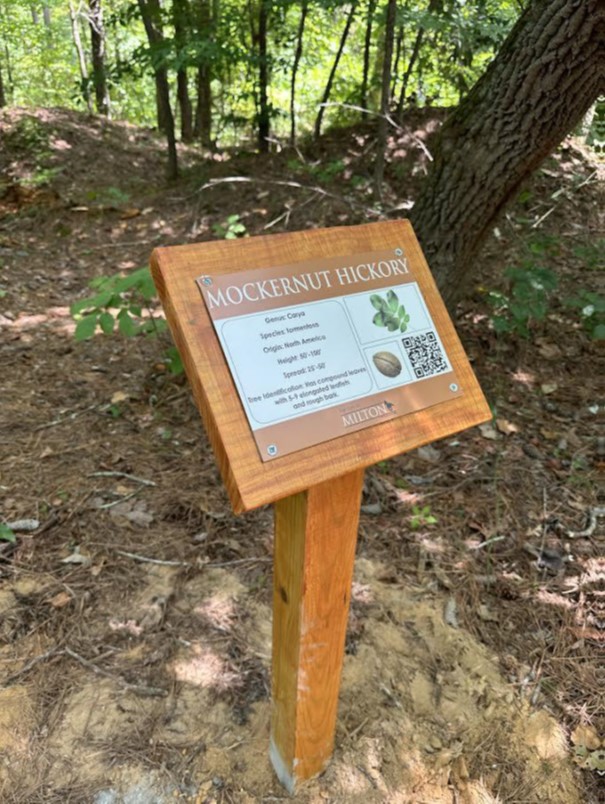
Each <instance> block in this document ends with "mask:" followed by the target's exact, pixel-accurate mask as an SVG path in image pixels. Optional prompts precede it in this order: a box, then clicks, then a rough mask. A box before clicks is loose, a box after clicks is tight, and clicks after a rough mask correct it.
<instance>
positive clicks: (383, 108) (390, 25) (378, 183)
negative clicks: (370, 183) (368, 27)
mask: <svg viewBox="0 0 605 804" xmlns="http://www.w3.org/2000/svg"><path fill="white" fill-rule="evenodd" d="M396 15H397V0H387V16H386V22H385V30H384V57H383V62H382V90H381V95H380V117H379V118H378V136H377V139H378V141H377V143H376V164H375V166H374V195H375V196H376V198H382V179H383V176H384V152H385V148H386V144H387V131H388V125H389V124H388V121H387V115H388V113H389V101H390V99H391V62H392V59H393V42H394V39H395V18H396Z"/></svg>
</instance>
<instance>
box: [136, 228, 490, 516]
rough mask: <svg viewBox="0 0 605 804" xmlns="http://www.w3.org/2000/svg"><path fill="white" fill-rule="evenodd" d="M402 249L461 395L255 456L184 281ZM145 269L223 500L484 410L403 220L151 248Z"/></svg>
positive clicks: (362, 460) (458, 423)
mask: <svg viewBox="0 0 605 804" xmlns="http://www.w3.org/2000/svg"><path fill="white" fill-rule="evenodd" d="M397 247H400V248H402V249H403V250H404V252H405V254H406V256H407V258H408V262H409V264H410V265H411V266H412V270H413V272H414V277H415V279H416V280H417V281H418V284H419V286H420V289H421V291H422V294H423V296H424V298H425V301H426V303H427V306H428V308H429V311H430V314H431V317H432V318H433V321H434V322H435V324H436V326H437V329H438V330H439V333H440V335H441V339H442V341H443V344H444V346H445V348H446V350H447V353H448V356H449V358H450V362H451V364H452V367H453V369H454V370H455V372H456V376H457V379H458V382H459V384H460V387H461V388H462V390H463V394H462V395H461V396H460V397H458V398H456V399H452V400H448V401H447V402H444V403H440V404H438V405H435V406H434V407H432V408H427V409H425V410H421V411H418V412H416V413H412V414H409V415H406V416H402V417H399V418H395V419H391V420H389V421H387V422H384V423H381V424H377V425H375V426H373V427H369V428H367V429H364V430H360V431H357V432H355V433H350V434H348V435H346V436H343V437H341V438H338V439H334V440H333V441H328V442H325V443H322V444H318V445H316V446H313V447H309V448H307V449H304V450H301V451H299V452H295V453H292V454H290V455H285V456H283V457H281V458H279V459H277V460H274V461H270V462H267V463H263V462H262V461H261V459H260V457H259V455H258V451H257V448H256V444H255V442H254V439H253V436H252V432H251V430H250V428H249V426H248V422H247V420H246V415H245V413H244V410H243V407H242V405H241V403H240V401H239V397H238V394H237V391H236V388H235V386H234V383H233V380H232V378H231V374H230V372H229V369H228V367H227V364H226V362H225V359H224V357H223V353H222V350H221V347H220V344H219V341H218V339H217V337H216V335H215V332H214V329H213V326H212V322H211V320H210V318H209V316H208V313H207V311H206V307H205V305H204V302H203V300H202V298H201V295H200V293H199V291H198V289H197V287H196V285H195V283H194V280H195V279H196V278H197V277H198V276H200V275H201V274H220V273H230V272H233V271H237V270H242V271H243V270H249V269H252V268H263V267H265V268H269V267H274V266H277V265H290V264H292V263H296V262H299V261H303V260H310V259H314V258H315V259H317V258H319V257H330V256H350V255H354V254H357V253H364V252H369V251H373V250H380V249H385V248H397ZM151 266H152V273H153V276H154V280H155V283H156V286H157V288H158V292H159V294H160V298H161V300H162V303H163V305H164V310H165V312H166V317H167V319H168V323H169V325H170V328H171V330H172V334H173V337H174V340H175V343H176V345H177V347H178V349H179V351H180V353H181V356H182V358H183V362H184V365H185V370H186V372H187V375H188V378H189V382H190V384H191V387H192V389H193V394H194V396H195V399H196V402H197V404H198V407H199V409H200V411H201V414H202V417H203V419H204V423H205V425H206V429H207V431H208V435H209V438H210V442H211V444H212V446H213V449H214V451H215V454H216V457H217V462H218V465H219V468H220V471H221V474H222V477H223V480H224V482H225V486H226V488H227V491H228V493H229V496H230V499H231V502H232V505H233V508H234V510H235V511H236V512H238V513H239V512H242V511H246V510H250V509H252V508H256V507H258V506H259V505H263V504H265V503H269V502H273V501H275V500H279V499H282V498H283V497H286V496H288V495H293V494H296V493H298V492H301V491H304V490H305V489H308V488H311V487H312V486H315V485H318V484H321V483H323V482H325V481H326V480H329V479H330V478H334V477H339V476H340V475H345V474H347V473H349V472H352V471H354V470H355V469H359V468H362V467H366V466H371V465H372V464H374V463H377V462H378V461H381V460H385V459H387V458H390V457H392V456H394V455H397V454H398V453H401V452H407V451H408V450H411V449H414V448H416V447H419V446H421V445H422V444H426V443H428V442H431V441H435V440H437V439H440V438H444V437H445V436H448V435H450V434H452V433H455V432H458V431H460V430H464V429H466V428H468V427H471V426H473V425H475V424H479V423H481V422H484V421H487V420H488V419H490V418H491V413H490V410H489V408H488V405H487V403H486V401H485V399H484V397H483V394H482V392H481V389H480V388H479V385H478V383H477V380H476V379H475V376H474V374H473V372H472V370H471V368H470V365H469V363H468V360H467V358H466V355H465V354H464V350H463V349H462V346H461V344H460V341H459V339H458V336H457V334H456V332H455V330H454V328H453V326H452V323H451V321H450V318H449V316H448V314H447V312H446V310H445V307H444V306H443V303H442V301H441V299H440V297H439V294H438V292H437V289H436V286H435V283H434V281H433V278H432V276H431V273H430V271H429V269H428V266H427V265H426V262H425V260H424V257H423V255H422V252H421V251H420V247H419V245H418V242H417V240H416V238H415V236H414V233H413V231H412V227H411V225H410V223H409V222H408V221H387V222H381V223H372V224H366V225H362V226H351V227H340V228H332V229H314V230H310V231H305V232H292V233H286V234H278V235H271V236H263V237H251V238H247V239H243V240H219V241H212V242H207V243H198V244H194V245H190V246H175V247H171V248H159V249H156V250H155V251H154V252H153V254H152V258H151Z"/></svg>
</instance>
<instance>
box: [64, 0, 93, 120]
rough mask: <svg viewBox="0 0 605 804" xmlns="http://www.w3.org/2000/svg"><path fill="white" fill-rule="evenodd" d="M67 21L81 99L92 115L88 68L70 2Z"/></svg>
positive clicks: (76, 16) (76, 19)
mask: <svg viewBox="0 0 605 804" xmlns="http://www.w3.org/2000/svg"><path fill="white" fill-rule="evenodd" d="M69 19H70V20H71V34H72V37H73V40H74V47H75V49H76V54H77V56H78V66H79V67H80V86H81V88H82V97H83V98H84V102H85V103H86V108H87V109H88V114H92V100H91V98H90V85H89V83H88V67H87V65H86V56H85V55H84V48H83V47H82V37H81V36H80V22H79V20H78V14H77V13H76V10H75V9H74V7H73V4H72V2H71V0H69Z"/></svg>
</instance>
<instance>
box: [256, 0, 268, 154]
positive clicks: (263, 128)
mask: <svg viewBox="0 0 605 804" xmlns="http://www.w3.org/2000/svg"><path fill="white" fill-rule="evenodd" d="M270 4H271V0H260V5H259V10H258V34H257V37H258V149H259V151H260V152H261V153H267V152H268V150H269V135H270V133H271V115H270V111H269V95H268V86H269V57H268V53H267V30H268V27H269V11H270Z"/></svg>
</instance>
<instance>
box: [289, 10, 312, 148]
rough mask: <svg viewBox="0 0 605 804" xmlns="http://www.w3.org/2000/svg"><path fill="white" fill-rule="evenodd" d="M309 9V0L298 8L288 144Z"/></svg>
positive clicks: (293, 133)
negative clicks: (298, 17)
mask: <svg viewBox="0 0 605 804" xmlns="http://www.w3.org/2000/svg"><path fill="white" fill-rule="evenodd" d="M308 10H309V0H303V3H302V8H301V10H300V21H299V23H298V33H297V35H296V50H295V51H294V64H293V65H292V80H291V82H290V144H291V145H295V144H296V104H295V98H296V74H297V72H298V65H299V64H300V59H301V56H302V51H303V35H304V32H305V22H306V20H307V12H308Z"/></svg>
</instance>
